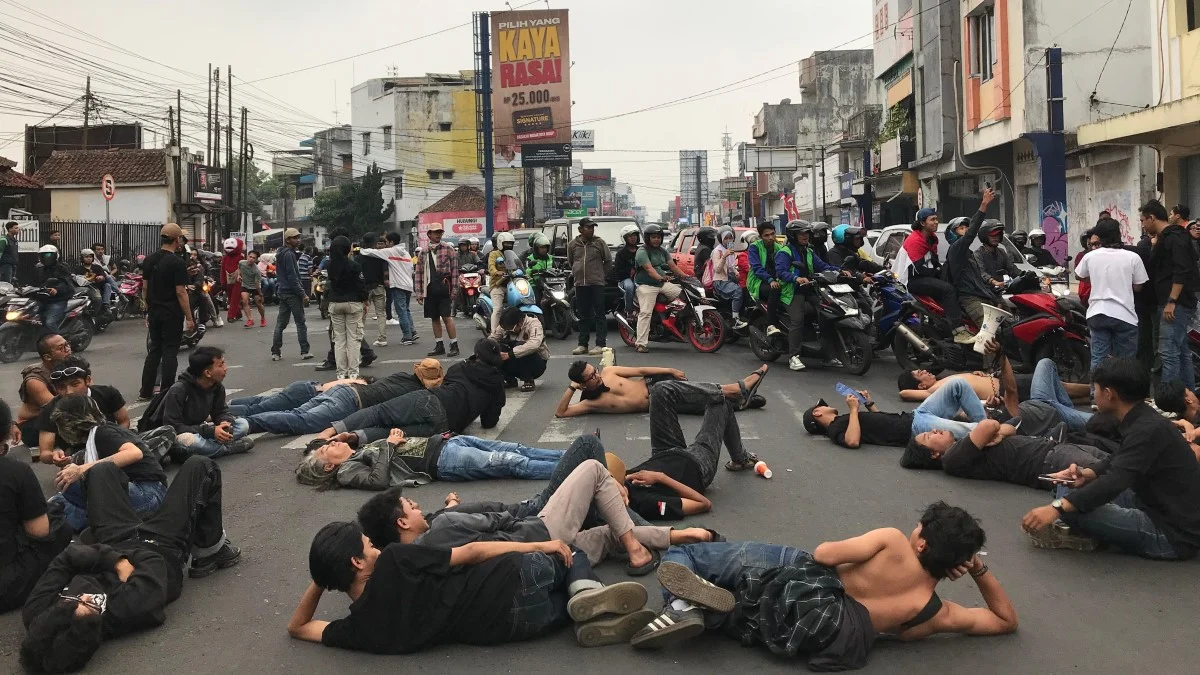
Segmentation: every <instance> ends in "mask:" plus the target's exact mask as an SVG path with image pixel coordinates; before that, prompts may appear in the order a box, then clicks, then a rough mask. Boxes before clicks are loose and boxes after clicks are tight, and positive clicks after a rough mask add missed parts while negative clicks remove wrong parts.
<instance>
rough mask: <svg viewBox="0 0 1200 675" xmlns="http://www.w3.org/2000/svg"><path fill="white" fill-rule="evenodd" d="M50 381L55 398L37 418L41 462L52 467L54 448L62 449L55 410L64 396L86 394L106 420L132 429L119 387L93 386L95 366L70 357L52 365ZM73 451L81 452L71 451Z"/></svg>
mask: <svg viewBox="0 0 1200 675" xmlns="http://www.w3.org/2000/svg"><path fill="white" fill-rule="evenodd" d="M50 368H51V370H50V381H51V382H53V383H54V393H55V394H56V396H55V397H54V398H52V399H50V402H49V403H47V404H46V405H45V407H43V408H42V412H41V414H40V415H38V419H37V428H38V445H37V450H38V461H41V462H44V463H46V464H50V463H52V455H53V454H54V450H55V448H63V449H67V448H65V447H64V444H63V442H62V439H60V438H58V425H57V424H55V423H54V418H53V416H54V410H55V408H57V407H58V403H59V402H60V401H61V400H62V398H63V397H64V396H67V395H69V394H83V395H85V396H88V397H89V398H91V399H92V400H93V401H95V402H96V407H98V408H99V409H100V414H102V415H104V420H105V421H106V422H110V423H112V424H115V425H117V426H119V427H124V428H126V429H128V428H129V410H128V409H127V408H126V407H125V397H123V396H121V391H120V390H119V389H117V388H116V387H110V386H108V385H105V384H94V383H93V382H92V366H91V364H89V363H88V362H87V360H86V359H84V358H83V357H81V356H75V355H71V356H68V357H67V358H65V359H63V360H62V361H56V362H55V363H54V364H53V365H51V367H50ZM70 449H71V450H72V451H74V450H79V449H80V448H70Z"/></svg>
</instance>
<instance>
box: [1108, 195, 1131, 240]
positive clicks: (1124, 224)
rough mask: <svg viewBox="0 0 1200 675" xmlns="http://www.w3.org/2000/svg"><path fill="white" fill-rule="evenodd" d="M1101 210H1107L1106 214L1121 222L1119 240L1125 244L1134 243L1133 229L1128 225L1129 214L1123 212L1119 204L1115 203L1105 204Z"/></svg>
mask: <svg viewBox="0 0 1200 675" xmlns="http://www.w3.org/2000/svg"><path fill="white" fill-rule="evenodd" d="M1101 211H1108V215H1109V216H1110V217H1111V218H1112V219H1113V220H1115V221H1117V222H1118V223H1120V224H1121V241H1123V242H1125V243H1126V244H1132V243H1134V236H1133V230H1131V229H1130V227H1129V214H1128V213H1125V211H1123V210H1122V209H1121V207H1120V206H1117V205H1116V204H1105V205H1104V208H1103V209H1101Z"/></svg>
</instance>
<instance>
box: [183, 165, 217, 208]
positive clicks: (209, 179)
mask: <svg viewBox="0 0 1200 675" xmlns="http://www.w3.org/2000/svg"><path fill="white" fill-rule="evenodd" d="M191 174H192V175H191V179H192V181H191V182H192V185H191V187H192V199H195V200H197V201H205V202H219V201H221V189H222V185H221V182H222V179H223V178H224V170H223V169H216V168H213V167H211V166H204V165H203V164H193V165H192V171H191Z"/></svg>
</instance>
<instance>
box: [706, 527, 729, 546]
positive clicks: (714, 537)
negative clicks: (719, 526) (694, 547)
mask: <svg viewBox="0 0 1200 675" xmlns="http://www.w3.org/2000/svg"><path fill="white" fill-rule="evenodd" d="M704 530H705V531H706V532H708V533H709V534H711V535H712V539H709V540H708V541H709V543H710V544H715V543H717V542H723V541H729V540H728V539H726V538H725V535H723V534H721V533H720V532H717V531H716V530H714V529H711V528H708V527H706V528H704Z"/></svg>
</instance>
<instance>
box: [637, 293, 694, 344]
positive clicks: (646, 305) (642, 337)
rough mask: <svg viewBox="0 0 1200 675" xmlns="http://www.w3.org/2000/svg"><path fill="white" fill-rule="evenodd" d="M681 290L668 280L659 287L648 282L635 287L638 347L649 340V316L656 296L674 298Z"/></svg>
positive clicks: (652, 311) (652, 312)
mask: <svg viewBox="0 0 1200 675" xmlns="http://www.w3.org/2000/svg"><path fill="white" fill-rule="evenodd" d="M682 292H683V289H682V288H680V287H679V285H678V284H673V283H671V282H669V281H668V282H666V283H664V284H663V285H662V286H661V287H659V286H651V285H649V284H642V285H641V286H638V287H637V301H638V320H637V345H638V346H639V347H645V346H646V345H647V344H649V342H650V317H651V316H653V315H654V302H655V301H656V300H657V299H658V296H659V295H662V296H664V297H665V298H666V299H667V300H674V299H675V298H678V297H679V294H680V293H682Z"/></svg>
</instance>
